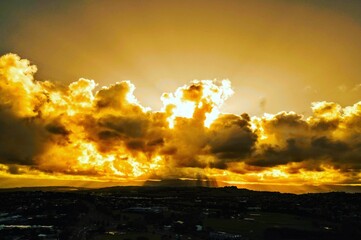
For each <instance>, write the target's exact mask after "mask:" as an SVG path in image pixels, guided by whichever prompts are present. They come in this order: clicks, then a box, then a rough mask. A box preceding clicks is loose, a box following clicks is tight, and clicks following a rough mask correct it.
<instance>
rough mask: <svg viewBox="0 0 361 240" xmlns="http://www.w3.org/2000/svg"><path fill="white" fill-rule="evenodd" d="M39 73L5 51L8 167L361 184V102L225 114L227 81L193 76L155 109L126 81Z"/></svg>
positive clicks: (51, 172) (92, 175)
mask: <svg viewBox="0 0 361 240" xmlns="http://www.w3.org/2000/svg"><path fill="white" fill-rule="evenodd" d="M35 72H36V67H35V66H33V65H31V64H30V62H29V61H28V60H25V59H21V58H20V57H19V56H17V55H15V54H7V55H4V56H2V57H1V58H0V132H1V134H0V172H1V175H2V176H10V175H11V176H15V175H26V176H39V175H42V176H45V177H54V176H63V177H64V176H65V177H77V176H81V177H82V179H97V180H106V179H111V180H114V179H116V180H147V179H167V178H192V179H197V178H204V179H215V180H216V181H223V182H232V183H237V182H238V183H255V182H256V183H262V182H264V183H273V184H275V183H285V182H287V183H293V184H310V183H312V184H322V183H327V184H360V183H361V170H360V169H361V161H360V157H361V137H360V136H361V102H358V103H356V104H354V105H353V106H348V107H342V106H340V105H339V104H337V103H332V102H315V103H313V104H312V111H313V114H312V115H311V116H310V117H308V118H305V117H304V116H302V115H300V114H297V113H294V112H280V113H277V114H274V115H272V114H264V116H262V117H256V116H253V117H251V116H249V115H248V114H242V115H234V114H225V113H221V112H220V109H221V106H222V104H223V103H224V102H225V101H226V100H227V98H229V97H230V96H231V95H232V94H233V90H232V88H231V83H230V81H228V80H223V81H220V82H217V81H211V80H201V81H198V80H194V81H192V82H190V84H189V85H186V86H183V87H180V88H178V89H177V90H176V91H175V92H174V93H164V94H163V95H162V96H161V100H162V101H163V108H162V109H161V111H152V110H151V109H149V108H146V107H143V106H142V105H141V104H140V103H139V102H138V100H137V99H136V97H135V96H134V90H135V86H134V85H133V84H132V83H131V82H129V81H122V82H117V83H115V84H113V85H110V86H108V87H102V88H101V89H100V90H99V91H97V92H95V90H94V89H95V87H96V85H97V84H96V83H95V82H94V81H93V80H88V79H83V78H81V79H79V80H78V81H76V82H73V83H71V84H70V85H69V86H67V87H64V86H59V85H56V84H53V83H51V82H48V81H38V80H35V79H34V74H35Z"/></svg>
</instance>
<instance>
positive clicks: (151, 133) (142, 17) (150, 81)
mask: <svg viewBox="0 0 361 240" xmlns="http://www.w3.org/2000/svg"><path fill="white" fill-rule="evenodd" d="M360 42H361V2H360V1H351V0H350V1H333V0H328V1H326V0H324V1H323V0H315V1H306V0H303V1H302V0H294V1H282V0H277V1H276V0H275V1H272V0H268V1H231V0H229V1H212V0H209V1H152V0H151V1H107V0H106V1H91V0H88V1H44V0H38V1H33V0H29V1H19V0H13V1H10V0H5V1H1V2H0V56H2V57H1V59H0V130H1V133H2V136H1V137H0V144H1V146H0V179H1V180H0V183H2V184H1V185H2V187H11V186H25V185H28V184H29V183H30V182H31V183H32V184H33V185H44V184H48V183H49V184H50V183H51V184H66V185H72V184H74V181H78V182H79V181H80V182H82V183H84V184H83V185H87V186H88V185H89V186H91V185H94V186H95V185H96V186H99V184H100V183H101V184H100V185H102V186H103V185H104V186H106V185H109V184H128V185H129V184H133V183H137V182H142V181H149V180H151V181H159V180H163V179H169V178H178V179H202V180H204V181H208V180H212V181H216V182H218V185H222V184H235V185H239V186H241V185H242V184H243V185H247V186H250V185H252V186H256V187H254V188H257V187H259V185H272V186H277V185H278V186H280V185H282V186H283V185H285V184H286V185H287V184H288V185H290V186H294V187H293V190H292V189H291V188H290V189H289V191H298V190H294V189H296V188H297V189H300V188H302V189H304V190H302V191H307V189H309V188H308V186H317V190H316V191H319V189H320V188H319V186H330V185H331V186H338V187H340V186H345V187H350V186H359V185H360V184H361V171H360V167H361V147H360V146H361V138H360V134H361V102H359V101H360V96H361V78H360V76H361V68H360V67H359V66H360V63H361V45H360V44H359V43H360ZM9 53H12V54H9ZM50 179H51V181H49V180H50ZM53 182H54V183H53ZM275 189H276V190H277V187H275ZM327 189H329V188H328V187H327ZM282 191H287V190H284V188H283V189H282Z"/></svg>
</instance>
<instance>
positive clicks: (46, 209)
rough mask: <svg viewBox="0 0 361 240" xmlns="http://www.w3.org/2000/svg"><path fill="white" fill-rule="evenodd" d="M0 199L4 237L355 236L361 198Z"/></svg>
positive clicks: (46, 192) (204, 191) (137, 195)
mask: <svg viewBox="0 0 361 240" xmlns="http://www.w3.org/2000/svg"><path fill="white" fill-rule="evenodd" d="M0 201H1V202H0V203H1V204H0V236H1V239H4V240H10V239H11V240H14V239H17V240H21V239H39V240H40V239H41V240H58V239H59V240H60V239H61V240H63V239H64V240H65V239H70V240H86V239H89V240H108V239H109V240H112V239H114V240H116V239H121V240H131V239H134V240H147V239H148V240H153V239H154V240H155V239H159V240H171V239H187V240H188V239H214V240H218V239H224V240H227V239H240V240H242V239H248V240H253V239H254V240H261V239H265V240H273V239H281V240H282V239H361V193H343V192H331V193H313V194H301V195H296V194H289V193H287V194H285V193H278V192H260V191H251V190H247V189H238V188H236V187H232V186H231V187H222V188H215V187H214V188H211V187H111V188H103V189H82V188H69V187H49V188H19V189H3V190H1V191H0Z"/></svg>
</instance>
